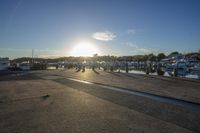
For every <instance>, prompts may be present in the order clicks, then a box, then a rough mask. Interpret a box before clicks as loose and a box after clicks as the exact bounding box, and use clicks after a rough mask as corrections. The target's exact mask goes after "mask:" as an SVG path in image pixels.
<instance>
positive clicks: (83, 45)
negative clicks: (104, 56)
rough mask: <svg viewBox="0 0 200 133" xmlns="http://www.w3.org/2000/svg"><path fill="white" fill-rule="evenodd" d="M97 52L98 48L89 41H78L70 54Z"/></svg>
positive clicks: (79, 54)
mask: <svg viewBox="0 0 200 133" xmlns="http://www.w3.org/2000/svg"><path fill="white" fill-rule="evenodd" d="M96 53H99V51H98V49H97V48H96V47H95V46H94V45H93V44H91V43H89V42H80V43H78V44H77V45H76V46H75V47H74V48H73V49H72V51H71V54H70V55H71V56H76V57H77V56H90V57H91V56H93V55H94V54H96Z"/></svg>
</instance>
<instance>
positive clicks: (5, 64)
mask: <svg viewBox="0 0 200 133" xmlns="http://www.w3.org/2000/svg"><path fill="white" fill-rule="evenodd" d="M9 67H10V61H9V58H0V71H4V70H8V68H9Z"/></svg>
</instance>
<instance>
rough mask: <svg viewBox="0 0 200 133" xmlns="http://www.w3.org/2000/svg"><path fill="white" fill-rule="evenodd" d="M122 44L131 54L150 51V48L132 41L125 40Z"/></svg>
mask: <svg viewBox="0 0 200 133" xmlns="http://www.w3.org/2000/svg"><path fill="white" fill-rule="evenodd" d="M124 44H125V45H126V46H127V47H129V50H130V52H131V53H133V54H149V53H151V52H152V50H150V49H147V48H142V47H139V46H138V45H137V44H135V43H132V42H126V43H124Z"/></svg>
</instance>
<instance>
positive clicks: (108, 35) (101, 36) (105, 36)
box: [92, 31, 116, 41]
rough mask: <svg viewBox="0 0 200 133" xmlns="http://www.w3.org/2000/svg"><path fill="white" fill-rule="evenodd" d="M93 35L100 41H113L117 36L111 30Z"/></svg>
mask: <svg viewBox="0 0 200 133" xmlns="http://www.w3.org/2000/svg"><path fill="white" fill-rule="evenodd" d="M92 37H93V38H94V39H96V40H100V41H112V40H113V39H114V38H116V35H115V34H114V33H112V32H110V31H105V32H96V33H94V34H93V35H92Z"/></svg>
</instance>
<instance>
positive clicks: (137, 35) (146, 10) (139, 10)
mask: <svg viewBox="0 0 200 133" xmlns="http://www.w3.org/2000/svg"><path fill="white" fill-rule="evenodd" d="M81 41H87V42H90V43H91V44H92V45H94V46H95V47H97V48H98V49H99V51H100V52H99V54H101V55H108V54H109V55H136V54H148V53H151V52H153V53H159V52H164V53H170V52H172V51H180V52H191V51H194V52H195V51H198V50H199V49H200V1H199V0H0V56H1V57H3V56H8V57H10V58H16V57H21V56H31V49H34V50H35V56H37V57H56V56H68V55H70V51H71V50H72V49H73V47H75V46H76V45H77V44H78V43H80V42H81Z"/></svg>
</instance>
